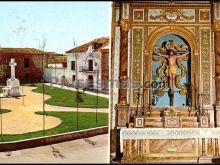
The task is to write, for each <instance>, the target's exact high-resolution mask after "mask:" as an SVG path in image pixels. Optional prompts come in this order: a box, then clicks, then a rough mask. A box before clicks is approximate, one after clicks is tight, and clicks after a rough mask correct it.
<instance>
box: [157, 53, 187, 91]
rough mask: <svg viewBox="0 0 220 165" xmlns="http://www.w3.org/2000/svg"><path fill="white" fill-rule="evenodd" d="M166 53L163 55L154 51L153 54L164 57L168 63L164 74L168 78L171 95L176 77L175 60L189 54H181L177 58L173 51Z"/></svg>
mask: <svg viewBox="0 0 220 165" xmlns="http://www.w3.org/2000/svg"><path fill="white" fill-rule="evenodd" d="M166 52H167V54H165V55H164V54H161V53H159V52H156V51H154V54H156V55H159V56H162V57H164V58H165V59H166V60H167V62H168V66H167V69H166V71H165V72H166V74H167V75H168V78H169V88H170V91H171V93H173V92H174V83H175V78H176V75H177V59H179V58H184V57H187V56H188V55H189V52H186V53H183V54H182V55H178V56H177V55H176V53H175V51H174V50H173V49H168V50H167V51H166Z"/></svg>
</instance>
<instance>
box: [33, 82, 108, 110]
mask: <svg viewBox="0 0 220 165" xmlns="http://www.w3.org/2000/svg"><path fill="white" fill-rule="evenodd" d="M36 87H37V88H36V89H34V90H33V91H34V92H37V93H42V91H43V90H42V85H41V84H36ZM45 94H47V95H50V96H51V98H50V99H48V100H46V101H45V103H46V104H49V105H55V106H62V107H76V106H77V102H76V91H71V90H67V89H61V88H57V87H50V86H47V85H45ZM81 98H82V100H83V102H79V107H80V108H96V96H93V95H90V94H81ZM98 108H108V98H104V97H98Z"/></svg>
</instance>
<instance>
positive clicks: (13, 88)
mask: <svg viewBox="0 0 220 165" xmlns="http://www.w3.org/2000/svg"><path fill="white" fill-rule="evenodd" d="M16 65H17V64H16V62H15V59H11V62H10V63H9V66H11V78H10V79H8V80H7V86H6V87H5V88H3V94H2V97H21V96H23V95H22V94H21V92H20V82H19V80H18V79H16V78H15V66H16Z"/></svg>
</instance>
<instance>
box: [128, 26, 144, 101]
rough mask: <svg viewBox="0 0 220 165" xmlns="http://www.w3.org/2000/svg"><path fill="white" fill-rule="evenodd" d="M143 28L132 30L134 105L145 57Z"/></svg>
mask: <svg viewBox="0 0 220 165" xmlns="http://www.w3.org/2000/svg"><path fill="white" fill-rule="evenodd" d="M143 34H144V30H143V28H133V30H132V38H133V39H132V41H133V42H132V48H133V49H132V70H131V71H132V78H131V83H132V88H131V90H132V96H133V97H132V104H133V105H136V104H137V94H138V91H139V89H138V82H140V81H141V80H142V66H143V61H142V56H143Z"/></svg>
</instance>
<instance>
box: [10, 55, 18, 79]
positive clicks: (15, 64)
mask: <svg viewBox="0 0 220 165" xmlns="http://www.w3.org/2000/svg"><path fill="white" fill-rule="evenodd" d="M9 66H11V79H12V80H15V66H17V63H16V62H15V59H14V58H12V59H11V62H10V63H9Z"/></svg>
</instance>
